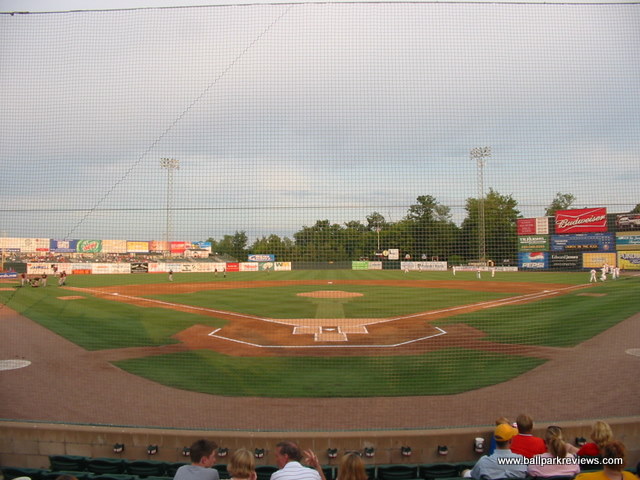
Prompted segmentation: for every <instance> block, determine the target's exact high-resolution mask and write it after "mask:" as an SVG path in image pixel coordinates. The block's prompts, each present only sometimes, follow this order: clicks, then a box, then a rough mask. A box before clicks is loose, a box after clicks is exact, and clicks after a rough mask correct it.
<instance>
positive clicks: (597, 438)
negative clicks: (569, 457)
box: [578, 420, 613, 457]
mask: <svg viewBox="0 0 640 480" xmlns="http://www.w3.org/2000/svg"><path fill="white" fill-rule="evenodd" d="M589 438H591V440H592V441H591V442H589V443H585V444H584V445H583V446H582V447H581V448H580V450H578V456H579V457H598V456H599V455H600V449H601V448H602V447H603V446H604V445H605V444H607V443H609V442H610V441H612V440H613V431H612V430H611V427H610V426H609V424H608V423H607V422H603V421H601V420H598V421H597V422H596V423H594V424H593V426H592V427H591V433H590V434H589Z"/></svg>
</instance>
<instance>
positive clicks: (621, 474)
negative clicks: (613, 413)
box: [575, 440, 638, 480]
mask: <svg viewBox="0 0 640 480" xmlns="http://www.w3.org/2000/svg"><path fill="white" fill-rule="evenodd" d="M600 456H601V457H602V465H603V469H602V470H601V471H599V472H589V473H581V474H580V475H578V476H576V478H575V480H638V477H637V476H635V475H634V474H633V473H632V472H627V471H625V469H624V467H626V466H627V449H626V448H625V446H624V444H623V443H622V442H619V441H617V440H613V441H611V442H609V443H606V444H605V445H603V446H602V448H601V449H600Z"/></svg>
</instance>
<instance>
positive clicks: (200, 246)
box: [190, 242, 211, 253]
mask: <svg viewBox="0 0 640 480" xmlns="http://www.w3.org/2000/svg"><path fill="white" fill-rule="evenodd" d="M190 248H192V249H194V250H208V251H209V253H211V242H191V247H190Z"/></svg>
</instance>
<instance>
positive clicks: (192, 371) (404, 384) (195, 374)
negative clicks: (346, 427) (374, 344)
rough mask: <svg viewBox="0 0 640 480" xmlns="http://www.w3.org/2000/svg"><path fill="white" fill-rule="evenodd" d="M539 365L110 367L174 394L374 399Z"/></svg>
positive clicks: (463, 358)
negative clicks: (170, 389) (173, 390)
mask: <svg viewBox="0 0 640 480" xmlns="http://www.w3.org/2000/svg"><path fill="white" fill-rule="evenodd" d="M542 363H544V360H541V359H536V358H527V357H520V356H513V355H511V356H508V355H501V354H495V353H486V352H478V351H474V350H465V349H446V350H441V351H437V352H431V353H428V354H424V355H412V356H397V357H393V356H390V357H389V356H387V357H250V358H246V357H243V358H235V357H229V356H225V355H220V354H218V353H216V352H212V351H204V350H203V351H195V352H184V353H176V354H171V355H164V356H163V357H162V358H159V357H156V358H153V359H152V358H139V359H131V360H123V361H120V362H117V363H116V364H117V366H119V367H120V368H123V369H125V370H127V371H128V372H130V373H133V374H136V375H140V376H142V377H145V378H148V379H151V380H154V381H156V382H159V383H162V384H165V385H168V386H171V387H174V388H179V389H184V390H193V391H197V392H204V393H210V394H215V395H228V396H261V397H372V396H407V395H448V394H455V393H461V392H465V391H468V390H474V389H476V388H481V387H485V386H488V385H492V384H495V383H499V382H503V381H506V380H509V379H510V378H513V377H515V376H517V375H520V374H522V373H524V372H526V371H528V370H530V369H532V368H535V367H536V366H538V365H540V364H542ZM283 372H286V374H283Z"/></svg>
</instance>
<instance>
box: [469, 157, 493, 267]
mask: <svg viewBox="0 0 640 480" xmlns="http://www.w3.org/2000/svg"><path fill="white" fill-rule="evenodd" d="M490 156H491V147H476V148H472V149H471V159H472V160H475V161H476V163H477V166H478V257H479V260H480V261H481V262H483V263H486V260H487V242H486V235H487V234H486V228H485V221H484V164H485V163H486V161H487V160H486V159H487V158H489V157H490Z"/></svg>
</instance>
